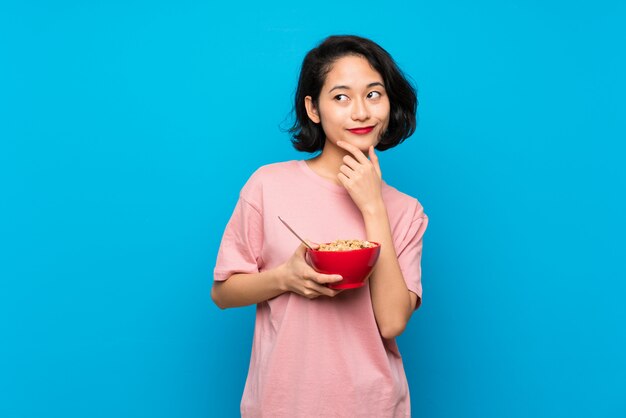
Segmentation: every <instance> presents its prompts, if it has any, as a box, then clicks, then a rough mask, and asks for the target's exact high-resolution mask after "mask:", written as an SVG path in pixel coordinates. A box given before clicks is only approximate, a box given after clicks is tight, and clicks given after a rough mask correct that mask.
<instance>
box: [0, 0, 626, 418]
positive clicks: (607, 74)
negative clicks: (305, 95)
mask: <svg viewBox="0 0 626 418" xmlns="http://www.w3.org/2000/svg"><path fill="white" fill-rule="evenodd" d="M17 3H18V2H3V3H2V5H1V6H0V192H1V194H0V211H1V214H2V217H1V220H0V246H1V249H0V416H2V417H64V418H74V417H208V416H219V417H234V416H237V415H238V410H239V398H240V395H241V391H242V389H243V384H244V379H245V376H246V372H247V366H248V356H249V352H250V343H251V338H252V327H253V320H254V308H252V307H250V308H243V309H234V310H227V311H220V310H219V309H217V308H216V307H215V306H213V305H212V303H211V301H210V295H209V292H210V285H211V273H212V269H213V264H214V260H215V257H216V253H217V248H218V245H219V240H220V237H221V233H222V231H223V228H224V226H225V224H226V221H227V220H228V217H229V216H230V212H231V210H232V208H233V205H234V203H235V201H236V198H237V193H238V191H239V189H240V187H241V186H242V184H243V183H244V182H245V180H246V178H247V177H248V176H249V175H250V173H251V172H252V171H253V170H254V169H255V168H256V167H258V166H259V165H261V164H265V163H269V162H274V161H279V160H286V159H294V158H304V157H306V156H305V155H300V154H298V153H296V152H295V151H293V150H292V149H291V148H290V145H289V141H288V137H287V136H286V135H285V134H283V133H281V131H280V129H279V127H280V126H281V125H282V126H285V125H286V122H285V118H286V117H287V116H288V113H289V111H290V107H291V99H292V96H293V90H294V87H295V81H296V77H297V71H298V67H299V64H300V62H301V59H302V57H303V55H304V53H305V52H306V51H307V50H308V49H310V48H311V47H313V46H314V45H315V44H316V43H317V42H318V41H319V40H321V39H322V38H323V37H324V36H326V35H328V34H331V33H356V34H360V35H364V36H368V37H371V38H373V39H375V40H377V41H378V42H379V43H381V44H382V45H383V46H384V47H386V48H387V49H388V50H389V51H390V52H391V53H392V54H393V55H394V56H395V58H396V59H397V61H398V62H399V63H400V65H401V66H402V67H403V68H404V69H405V71H406V72H407V73H408V74H410V75H411V77H412V78H413V79H414V80H415V83H416V84H417V86H418V88H419V97H420V108H419V127H418V130H417V132H416V134H415V135H414V136H413V137H412V138H411V139H410V140H408V141H407V142H406V143H405V144H403V145H402V146H401V147H400V148H397V149H394V150H391V151H389V152H386V153H383V154H382V155H381V161H382V164H383V173H384V176H385V178H386V180H387V182H389V183H391V184H393V185H395V186H396V187H398V188H399V189H401V190H403V191H405V192H407V193H409V194H412V195H414V196H416V197H417V198H418V199H420V201H421V202H422V203H423V205H424V206H425V207H426V210H427V213H428V214H429V216H430V220H431V223H430V227H429V230H428V232H427V236H426V240H425V252H424V260H423V270H424V277H423V283H424V303H423V306H422V307H421V308H420V310H419V311H418V312H417V313H416V314H415V316H414V317H413V319H412V321H411V323H410V325H409V328H408V329H407V331H406V332H405V334H404V335H403V336H402V337H401V338H400V341H399V344H400V348H401V350H402V352H403V354H404V358H405V364H406V371H407V374H408V378H409V383H410V386H411V395H412V403H413V412H414V415H415V416H417V417H429V418H439V417H450V418H458V417H476V418H502V417H624V416H626V396H625V394H626V354H625V353H626V332H625V331H624V328H625V323H626V304H625V303H624V301H623V299H624V294H625V293H626V284H625V279H626V274H625V268H624V249H625V245H624V236H625V233H626V228H625V221H624V216H625V215H624V214H625V212H626V205H625V203H624V191H625V190H626V187H625V186H626V184H625V183H626V181H625V180H626V174H625V172H626V170H625V169H624V160H625V157H626V155H625V152H624V150H625V147H624V140H625V139H626V128H625V122H624V120H625V117H624V115H625V114H626V106H625V103H626V100H624V97H625V95H626V82H625V77H624V74H626V56H625V55H626V53H625V47H624V46H625V45H626V30H625V29H624V25H623V22H624V21H626V7H625V6H624V3H623V2H618V1H594V2H578V1H574V2H565V1H548V2H539V1H522V0H511V1H487V0H479V1H475V2H464V1H458V0H457V1H455V0H449V1H438V2H434V1H432V2H404V1H399V2H391V3H384V2H383V3H381V2H363V1H359V2H355V1H346V2H335V1H318V2H308V3H307V2H280V3H276V4H252V2H251V3H250V4H244V3H238V2H230V3H228V4H221V5H214V4H213V3H211V2H208V1H205V2H198V1H182V2H163V1H161V2H159V1H156V2H154V1H153V2H148V1H145V2H138V1H130V2H129V1H123V2H122V1H118V2H70V1H59V2H48V3H46V2H35V1H33V2H20V3H19V5H16V4H17ZM98 3H102V4H98Z"/></svg>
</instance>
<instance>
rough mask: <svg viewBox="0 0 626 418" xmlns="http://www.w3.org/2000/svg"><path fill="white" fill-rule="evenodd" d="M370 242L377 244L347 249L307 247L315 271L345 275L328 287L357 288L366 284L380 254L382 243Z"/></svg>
mask: <svg viewBox="0 0 626 418" xmlns="http://www.w3.org/2000/svg"><path fill="white" fill-rule="evenodd" d="M370 242H371V243H372V244H375V246H374V247H371V248H360V249H357V250H347V251H319V250H310V249H307V253H308V254H309V260H311V266H312V267H313V268H314V269H315V271H317V272H319V273H323V274H339V275H340V276H341V277H343V280H341V281H340V282H336V283H332V284H329V285H328V287H330V288H331V289H355V288H357V287H361V286H363V285H365V281H366V280H367V278H368V277H369V275H370V274H371V273H372V270H373V269H374V265H375V264H376V261H378V256H379V255H380V244H379V243H377V242H373V241H370Z"/></svg>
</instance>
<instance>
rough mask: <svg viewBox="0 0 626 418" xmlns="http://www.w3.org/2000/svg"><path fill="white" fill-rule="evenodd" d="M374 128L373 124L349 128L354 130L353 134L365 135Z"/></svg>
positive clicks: (351, 130)
mask: <svg viewBox="0 0 626 418" xmlns="http://www.w3.org/2000/svg"><path fill="white" fill-rule="evenodd" d="M372 129H374V127H373V126H366V127H363V128H354V129H348V130H349V131H350V132H352V133H353V134H357V135H365V134H368V133H370V132H372Z"/></svg>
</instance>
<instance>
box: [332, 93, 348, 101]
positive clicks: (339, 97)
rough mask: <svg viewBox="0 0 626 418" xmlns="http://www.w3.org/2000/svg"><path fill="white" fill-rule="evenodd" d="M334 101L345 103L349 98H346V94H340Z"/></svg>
mask: <svg viewBox="0 0 626 418" xmlns="http://www.w3.org/2000/svg"><path fill="white" fill-rule="evenodd" d="M334 99H335V100H337V101H338V102H345V101H346V100H348V96H346V95H345V94H338V95H336V96H335V97H334Z"/></svg>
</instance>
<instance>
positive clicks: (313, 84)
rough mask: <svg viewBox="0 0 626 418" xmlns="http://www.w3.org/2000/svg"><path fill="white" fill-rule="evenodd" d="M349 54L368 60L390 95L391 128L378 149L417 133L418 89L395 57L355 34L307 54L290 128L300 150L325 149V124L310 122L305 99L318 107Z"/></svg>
mask: <svg viewBox="0 0 626 418" xmlns="http://www.w3.org/2000/svg"><path fill="white" fill-rule="evenodd" d="M348 55H355V56H360V57H363V58H365V59H366V60H367V61H368V62H369V64H370V65H371V66H372V68H374V69H375V70H376V71H377V72H378V73H379V74H380V75H381V77H382V78H383V83H384V84H385V90H386V91H387V94H388V96H389V104H390V112H389V113H390V114H389V125H388V126H387V130H386V131H385V132H383V133H382V135H381V138H380V141H379V143H378V145H377V146H376V149H377V150H379V151H383V150H386V149H389V148H392V147H395V146H396V145H398V144H400V143H401V142H402V141H404V140H405V139H406V138H408V137H409V136H411V135H412V134H413V133H414V132H415V125H416V120H415V114H416V112H417V104H418V102H417V93H416V89H415V88H414V87H413V86H412V85H411V83H410V82H409V81H408V80H407V79H406V77H405V75H404V73H403V72H402V70H400V68H398V66H397V65H396V63H395V61H394V60H393V58H392V57H391V55H389V53H388V52H387V51H385V50H384V49H383V48H382V47H381V46H380V45H378V44H377V43H375V42H373V41H371V40H369V39H366V38H362V37H359V36H354V35H341V36H329V37H328V38H326V39H324V40H323V41H322V43H320V44H319V45H318V46H317V47H315V48H313V49H312V50H311V51H309V52H308V53H307V54H306V56H305V57H304V61H303V62H302V67H301V69H300V78H299V80H298V87H297V89H296V95H295V105H294V109H293V112H294V113H295V121H294V124H293V126H292V127H291V128H290V129H289V133H291V135H292V140H291V142H292V143H293V146H294V147H295V148H296V149H297V150H298V151H305V152H316V151H320V150H322V149H323V148H324V142H325V141H326V135H325V134H324V130H323V129H322V126H321V124H317V123H314V122H313V121H312V120H311V119H309V117H308V115H307V112H306V107H305V105H304V98H305V97H306V96H311V98H312V99H313V104H314V105H315V106H316V107H317V106H318V103H319V97H320V93H321V91H322V86H323V85H324V81H325V80H326V75H328V72H329V71H330V70H331V68H332V65H333V64H334V63H335V61H337V60H338V59H339V58H343V57H345V56H348Z"/></svg>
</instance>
